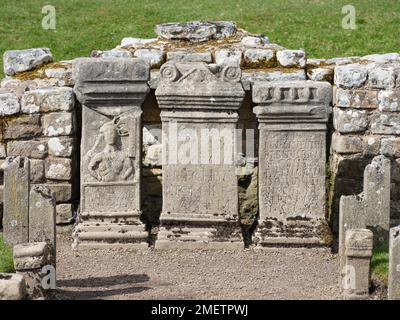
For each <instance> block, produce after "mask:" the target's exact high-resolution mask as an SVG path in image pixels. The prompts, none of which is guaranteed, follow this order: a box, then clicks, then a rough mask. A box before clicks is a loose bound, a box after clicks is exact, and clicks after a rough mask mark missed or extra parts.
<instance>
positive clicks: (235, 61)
mask: <svg viewBox="0 0 400 320" xmlns="http://www.w3.org/2000/svg"><path fill="white" fill-rule="evenodd" d="M214 61H215V63H216V64H220V65H238V66H240V65H241V63H242V51H241V50H239V49H220V50H216V51H215V52H214Z"/></svg>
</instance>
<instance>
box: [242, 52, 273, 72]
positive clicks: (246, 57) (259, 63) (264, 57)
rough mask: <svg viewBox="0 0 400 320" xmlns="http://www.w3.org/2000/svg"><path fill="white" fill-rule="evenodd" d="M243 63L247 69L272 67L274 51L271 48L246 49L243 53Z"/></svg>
mask: <svg viewBox="0 0 400 320" xmlns="http://www.w3.org/2000/svg"><path fill="white" fill-rule="evenodd" d="M243 64H244V66H246V68H249V69H251V68H270V67H274V66H275V65H276V57H275V52H274V50H271V49H247V50H246V51H244V53H243Z"/></svg>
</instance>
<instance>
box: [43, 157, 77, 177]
mask: <svg viewBox="0 0 400 320" xmlns="http://www.w3.org/2000/svg"><path fill="white" fill-rule="evenodd" d="M71 173H72V161H71V159H65V158H48V159H47V160H46V178H47V179H50V180H70V179H71Z"/></svg>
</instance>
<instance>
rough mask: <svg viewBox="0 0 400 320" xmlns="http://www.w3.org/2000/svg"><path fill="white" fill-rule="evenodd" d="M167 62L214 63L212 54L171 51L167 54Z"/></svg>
mask: <svg viewBox="0 0 400 320" xmlns="http://www.w3.org/2000/svg"><path fill="white" fill-rule="evenodd" d="M167 61H174V62H206V63H211V62H212V55H211V53H210V52H190V51H184V50H180V51H170V52H168V53H167Z"/></svg>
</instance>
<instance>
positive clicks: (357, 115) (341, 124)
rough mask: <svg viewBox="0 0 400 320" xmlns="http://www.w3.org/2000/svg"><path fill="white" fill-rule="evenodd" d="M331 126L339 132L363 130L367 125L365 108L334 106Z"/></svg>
mask: <svg viewBox="0 0 400 320" xmlns="http://www.w3.org/2000/svg"><path fill="white" fill-rule="evenodd" d="M333 126H334V128H335V130H337V131H339V132H341V133H350V132H363V131H365V130H366V129H367V127H368V114H367V112H366V111H365V110H352V109H350V110H346V109H344V110H343V109H339V108H334V111H333Z"/></svg>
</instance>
